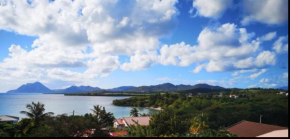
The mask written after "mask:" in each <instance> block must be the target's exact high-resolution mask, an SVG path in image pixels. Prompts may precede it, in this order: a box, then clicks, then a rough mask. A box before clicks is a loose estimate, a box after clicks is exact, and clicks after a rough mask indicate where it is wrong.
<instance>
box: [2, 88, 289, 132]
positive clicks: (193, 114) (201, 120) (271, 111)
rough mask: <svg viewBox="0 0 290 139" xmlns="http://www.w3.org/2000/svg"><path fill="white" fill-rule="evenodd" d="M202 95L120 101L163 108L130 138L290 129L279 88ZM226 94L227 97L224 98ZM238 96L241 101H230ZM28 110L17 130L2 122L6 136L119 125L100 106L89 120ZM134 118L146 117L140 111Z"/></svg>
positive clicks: (34, 108)
mask: <svg viewBox="0 0 290 139" xmlns="http://www.w3.org/2000/svg"><path fill="white" fill-rule="evenodd" d="M207 91H208V90H204V91H201V90H198V91H197V92H192V91H191V92H189V93H190V94H189V93H184V92H183V93H157V94H152V95H147V96H136V97H130V98H126V99H122V100H114V101H113V104H114V105H118V106H135V107H161V108H162V109H163V110H161V111H159V112H158V113H156V114H152V115H150V116H151V120H150V124H149V126H141V125H139V124H138V122H136V124H137V126H129V127H126V128H123V129H113V128H111V129H110V131H120V130H127V131H128V135H127V136H128V137H236V135H232V134H230V133H229V132H228V131H227V130H226V128H227V127H229V126H231V125H233V124H236V123H238V122H240V121H242V120H248V121H253V122H259V120H260V115H263V117H262V123H265V124H271V125H278V126H285V127H288V97H287V96H285V95H281V94H278V93H279V90H275V89H257V88H255V89H245V90H243V89H231V90H220V91H217V92H215V91H214V92H207ZM220 93H222V94H220ZM229 95H236V96H238V98H236V99H235V98H230V97H229ZM26 107H27V109H28V111H21V113H22V114H25V115H27V116H28V118H25V119H22V120H21V121H20V122H19V123H17V124H16V125H12V124H8V123H0V137H82V136H84V135H86V134H87V132H88V131H89V130H91V129H95V132H94V134H92V135H90V134H88V135H89V136H91V137H106V136H108V131H106V130H102V128H104V127H111V126H113V120H114V119H115V118H114V116H113V114H112V113H110V112H106V110H105V108H104V107H102V106H99V105H96V106H93V109H92V113H87V114H85V115H83V116H73V115H72V116H67V115H58V116H52V114H53V113H51V112H48V113H45V109H44V104H41V103H32V104H28V105H27V106H26ZM130 115H131V116H149V115H148V114H144V113H143V114H140V113H138V110H137V109H136V108H133V109H132V110H131V112H130Z"/></svg>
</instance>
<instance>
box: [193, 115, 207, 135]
mask: <svg viewBox="0 0 290 139" xmlns="http://www.w3.org/2000/svg"><path fill="white" fill-rule="evenodd" d="M206 122H207V117H204V116H203V114H201V115H198V116H196V117H194V119H193V121H192V124H191V126H190V129H189V131H190V132H191V133H192V134H196V133H198V132H199V131H201V130H205V129H208V127H209V126H208V125H207V124H206Z"/></svg>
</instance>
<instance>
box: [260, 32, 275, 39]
mask: <svg viewBox="0 0 290 139" xmlns="http://www.w3.org/2000/svg"><path fill="white" fill-rule="evenodd" d="M276 36H277V32H269V33H268V34H266V35H264V36H262V37H261V40H262V41H270V40H272V39H274V38H275V37H276Z"/></svg>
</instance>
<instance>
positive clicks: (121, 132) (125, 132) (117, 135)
mask: <svg viewBox="0 0 290 139" xmlns="http://www.w3.org/2000/svg"><path fill="white" fill-rule="evenodd" d="M109 134H110V136H111V137H122V136H126V135H127V134H128V132H127V131H117V132H109Z"/></svg>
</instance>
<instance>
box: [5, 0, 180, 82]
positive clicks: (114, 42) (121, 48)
mask: <svg viewBox="0 0 290 139" xmlns="http://www.w3.org/2000/svg"><path fill="white" fill-rule="evenodd" d="M177 2H178V1H177V0H166V1H165V0H163V1H160V0H150V1H147V0H137V1H120V0H106V1H94V0H88V1H82V0H74V1H72V0H63V1H52V2H49V1H48V0H37V1H31V2H27V1H26V0H7V1H1V2H0V3H1V4H0V14H1V16H0V29H1V30H5V31H11V32H15V33H17V34H21V35H27V36H35V37H37V39H35V40H34V42H33V44H32V45H31V50H30V51H27V50H26V49H23V48H22V47H21V46H19V45H11V47H10V48H9V57H6V58H5V59H4V60H3V62H1V63H0V65H1V68H2V70H3V72H5V73H11V74H15V76H16V75H17V77H18V78H19V77H20V76H22V77H25V78H26V76H24V75H23V73H25V72H27V70H28V69H35V70H39V71H41V73H42V74H43V75H44V76H43V77H41V78H39V81H51V80H64V81H67V80H70V81H73V82H75V83H80V82H92V81H93V80H95V79H96V78H99V77H104V76H107V75H108V74H109V73H111V72H113V71H114V70H116V69H118V68H121V69H123V70H126V71H130V70H140V69H146V68H149V67H150V66H151V65H152V64H154V63H155V62H154V61H156V60H155V59H156V58H155V57H156V51H157V49H158V46H159V38H161V37H165V36H168V35H170V34H171V32H172V31H173V29H174V28H175V27H176V25H177V23H178V21H177V18H176V17H177V15H178V14H179V11H178V10H177V8H176V7H175V4H176V3H177ZM124 5H125V8H124ZM120 55H125V56H128V57H130V61H129V62H126V63H120V62H119V56H120ZM11 68H13V69H15V70H11V72H9V70H8V69H11ZM68 68H84V69H85V70H82V72H80V71H78V72H73V71H71V70H70V69H68ZM56 69H57V70H56ZM12 72H14V73H12ZM48 73H50V74H49V75H50V76H49V77H46V76H47V75H48ZM60 73H61V74H60ZM32 74H33V73H32ZM35 74H37V73H35ZM66 75H75V76H76V78H73V79H70V78H69V79H66V78H64V77H66ZM35 76H36V75H35ZM84 76H90V77H92V78H90V79H87V78H85V77H84ZM13 77H14V76H13ZM84 79H87V80H84ZM11 80H13V79H11ZM89 80H90V81H89ZM25 82H26V80H24V79H23V83H25ZM0 87H2V86H0Z"/></svg>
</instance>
